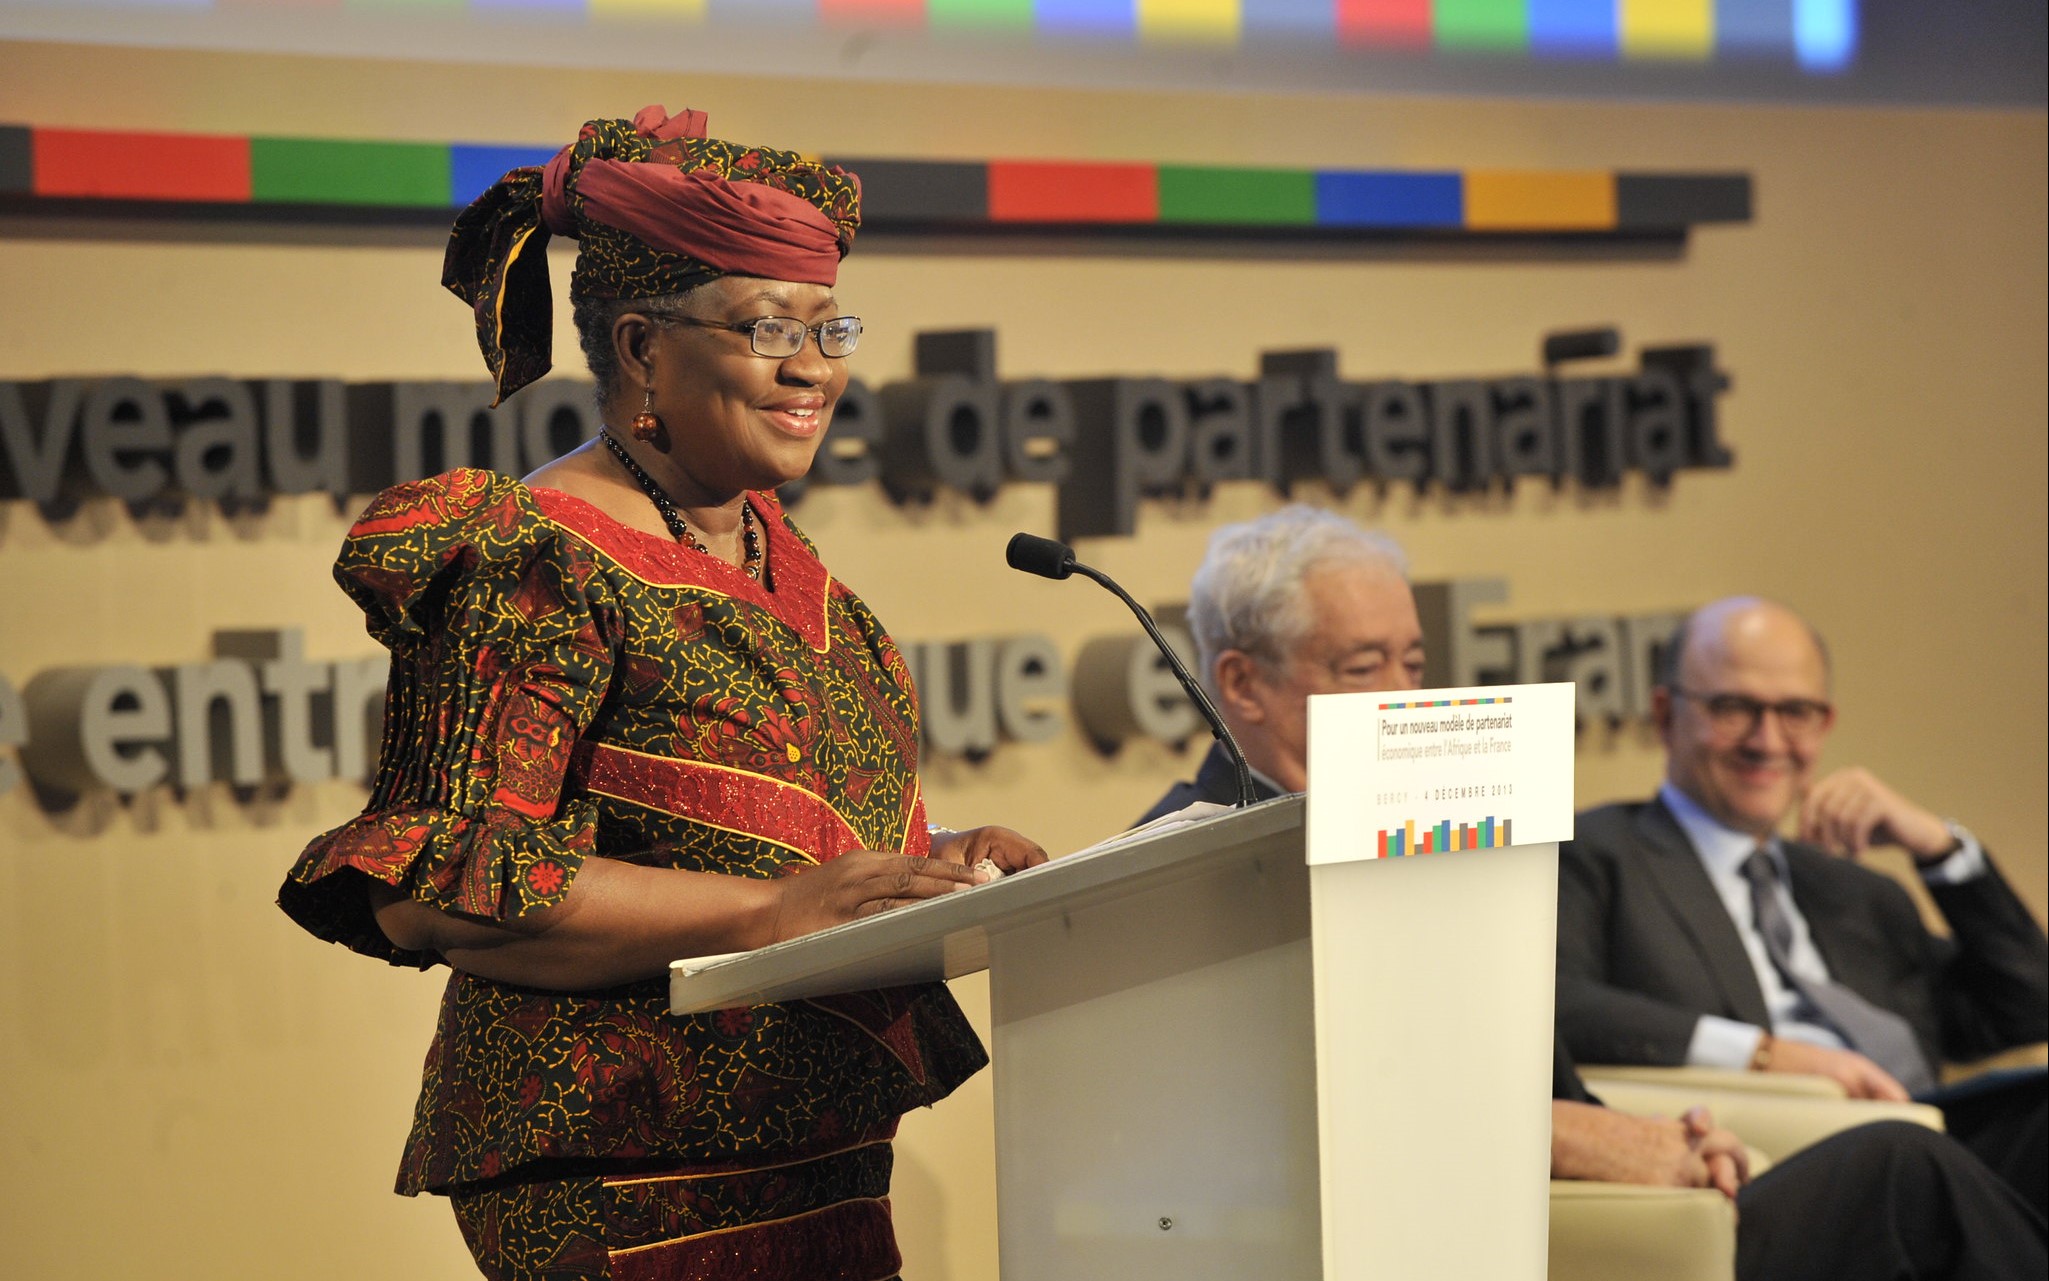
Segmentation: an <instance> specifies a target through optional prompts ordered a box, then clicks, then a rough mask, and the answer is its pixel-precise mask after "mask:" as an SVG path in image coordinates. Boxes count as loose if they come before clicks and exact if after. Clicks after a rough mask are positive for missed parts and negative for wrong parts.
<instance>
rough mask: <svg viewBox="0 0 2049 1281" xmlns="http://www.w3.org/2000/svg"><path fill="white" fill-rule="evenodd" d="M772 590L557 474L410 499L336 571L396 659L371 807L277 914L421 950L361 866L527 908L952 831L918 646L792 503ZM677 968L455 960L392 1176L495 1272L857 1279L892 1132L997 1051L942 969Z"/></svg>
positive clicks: (442, 486) (882, 1232)
mask: <svg viewBox="0 0 2049 1281" xmlns="http://www.w3.org/2000/svg"><path fill="white" fill-rule="evenodd" d="M749 501H750V502H751V503H752V504H753V505H754V507H755V512H756V515H757V517H758V518H759V521H758V523H759V525H760V527H761V529H762V530H763V533H764V535H765V537H766V539H767V561H768V566H769V570H770V574H771V577H772V581H773V584H774V590H773V591H770V590H767V589H766V588H765V587H764V586H763V585H762V584H760V583H757V582H755V581H754V580H752V579H750V578H748V577H747V576H746V575H745V574H744V573H742V572H741V571H740V570H738V569H736V568H734V567H733V566H731V565H728V564H726V563H724V562H723V561H719V560H717V559H715V558H713V557H709V556H705V555H702V554H700V553H698V552H696V551H693V550H688V549H685V548H682V547H679V546H677V545H676V544H675V543H673V542H670V541H667V540H664V539H659V538H654V537H650V536H649V535H647V534H644V533H641V532H639V531H636V530H632V529H628V528H627V527H625V526H623V525H620V524H619V523H617V522H616V521H613V520H612V519H611V518H610V517H608V516H606V515H604V514H603V513H602V512H600V511H599V510H598V509H596V508H595V507H592V506H591V505H589V504H587V503H585V502H582V501H581V500H579V499H576V498H573V497H570V496H569V495H567V494H562V493H559V492H556V491H553V490H547V489H528V488H527V487H526V486H524V485H522V484H520V483H519V482H517V481H513V480H509V479H507V478H505V477H502V476H497V475H494V474H492V473H489V472H481V471H455V472H450V473H447V474H446V475H442V476H437V477H434V478H432V479H429V480H425V481H420V482H417V483H414V484H407V485H400V486H398V487H396V488H394V489H391V490H388V491H386V492H385V493H384V494H383V495H381V496H380V497H379V498H378V499H377V500H376V501H375V502H374V503H373V504H372V505H371V506H370V508H369V509H368V510H367V511H365V512H364V513H363V515H362V517H361V518H360V519H359V520H358V521H357V522H356V524H355V526H354V528H353V529H351V530H350V532H349V536H348V540H347V542H346V543H345V544H344V546H343V550H342V554H341V558H340V560H339V562H338V563H337V565H336V569H335V575H336V578H337V579H338V580H339V581H340V583H341V584H342V587H343V589H344V590H345V591H347V592H348V593H349V595H350V596H352V597H353V598H354V599H355V600H356V601H357V602H358V603H359V604H360V605H361V606H362V607H363V609H364V611H365V613H366V614H367V615H368V616H369V629H370V631H371V633H372V635H374V636H376V637H377V638H378V640H379V641H381V642H382V643H383V644H384V645H385V646H386V647H388V648H389V649H390V650H391V654H392V668H391V679H390V687H389V690H388V692H387V695H386V703H385V720H384V742H383V750H382V755H381V758H380V761H379V765H378V771H377V778H376V782H375V784H374V787H373V790H372V793H371V797H370V803H369V805H368V807H367V808H366V810H365V811H364V813H363V814H362V815H361V816H360V817H358V818H356V819H355V820H353V821H351V822H349V823H347V824H344V825H343V826H341V827H339V828H337V829H335V830H334V831H332V832H329V833H327V834H326V835H324V836H321V837H320V838H319V839H317V840H315V841H314V842H313V843H312V844H311V845H310V846H308V847H307V849H306V852H305V853H304V855H303V856H301V858H300V859H299V862H298V864H297V865H296V866H295V867H294V868H293V869H292V872H291V874H290V876H289V877H288V878H287V880H286V881H285V884H284V887H283V889H282V890H281V891H280V893H279V905H280V906H281V907H282V908H283V909H284V910H285V911H286V912H287V913H289V914H290V915H291V916H292V918H293V919H294V920H296V921H298V922H299V923H300V924H301V925H303V926H304V927H305V928H306V929H308V930H310V931H311V932H313V933H314V934H316V935H318V936H319V937H321V938H324V939H328V940H331V941H333V942H338V943H342V944H345V945H347V946H349V947H351V948H353V949H355V950H356V951H359V952H363V953H366V954H368V955H370V956H375V957H380V958H383V959H385V960H387V961H390V962H391V963H393V964H399V965H417V966H420V967H422V968H425V967H427V966H430V965H433V964H435V963H437V962H438V961H439V960H440V958H439V957H438V956H435V955H432V954H423V953H408V952H402V951H399V950H396V949H394V948H393V947H392V946H391V944H390V943H389V942H388V941H387V940H386V939H385V937H384V935H383V934H382V933H381V932H380V931H379V930H378V928H377V926H376V923H375V921H374V919H373V918H372V917H371V915H370V912H369V906H368V900H367V895H366V882H365V881H364V880H363V879H362V878H363V877H365V876H369V877H375V878H376V879H377V880H380V881H383V882H385V883H387V884H389V885H392V886H396V887H398V888H400V889H403V890H404V891H406V892H407V893H408V894H410V895H411V896H412V897H413V898H415V899H417V900H419V901H420V902H422V903H426V904H428V905H430V906H432V907H435V908H439V909H442V910H446V911H452V912H459V913H465V914H468V915H471V916H476V917H483V918H488V919H493V920H512V919H516V918H518V917H521V916H525V915H527V914H529V913H532V912H535V911H538V910H540V909H543V908H546V907H549V906H552V905H554V904H558V903H560V902H562V901H563V898H564V896H565V895H567V894H568V892H569V888H570V886H571V885H572V884H573V883H574V882H575V879H576V875H577V872H578V870H579V868H581V866H582V865H583V862H584V860H585V859H587V858H589V857H591V856H593V855H596V856H600V857H604V858H609V859H617V860H621V861H625V862H632V863H641V864H647V865H651V866H658V867H672V868H686V869H690V870H692V871H699V872H716V873H722V874H725V875H728V876H753V877H773V876H780V875H785V874H789V873H791V872H794V871H797V870H799V869H801V868H803V867H805V866H807V865H811V864H815V863H818V862H822V861H823V860H826V859H830V858H833V857H835V856H837V855H839V854H841V853H844V852H846V851H849V850H855V849H863V848H867V849H884V850H900V851H902V852H904V853H907V854H923V853H925V852H927V850H928V849H929V838H928V837H927V835H926V830H925V821H924V819H925V816H924V805H923V802H922V800H921V799H920V796H919V792H918V778H917V771H916V765H917V706H916V700H915V697H914V695H913V692H912V689H911V682H910V677H909V673H908V670H907V668H906V666H905V664H904V661H903V658H902V656H901V655H900V654H899V653H898V651H897V649H896V647H895V645H894V644H893V643H892V642H891V641H890V639H889V637H888V636H887V635H886V634H885V633H884V632H883V630H882V627H881V625H880V624H879V623H878V622H877V621H876V619H875V616H874V615H873V614H872V613H870V612H869V610H868V608H867V606H865V605H864V604H862V603H861V601H860V600H859V599H858V598H857V597H856V596H855V595H854V594H853V593H852V592H850V591H848V590H847V589H846V588H845V587H844V586H843V585H841V584H840V583H838V582H836V581H834V580H833V578H832V577H831V576H830V575H829V574H828V573H827V572H826V569H825V567H824V566H823V565H822V564H820V563H819V560H818V557H817V554H816V552H815V550H814V549H813V548H812V547H811V545H810V544H809V542H808V541H807V540H806V539H805V538H804V537H803V535H802V534H800V533H799V532H798V531H797V529H796V527H795V526H794V525H792V524H790V523H789V521H788V520H787V518H785V517H784V516H783V515H782V511H781V508H780V506H779V505H778V504H777V503H776V501H775V499H774V498H773V497H772V496H769V495H763V494H755V495H750V497H749ZM667 1011H668V994H667V984H666V982H665V981H664V980H662V979H651V980H648V981H645V982H640V983H635V984H631V985H628V986H624V987H619V988H614V989H610V990H607V991H601V992H575V993H561V992H548V991H539V990H534V989H529V988H521V987H513V986H508V985H505V984H500V983H494V982H491V981H488V980H485V979H481V978H477V977H475V976H473V975H469V974H464V973H461V972H454V973H452V974H451V976H450V979H449V983H448V988H447V991H446V994H445V995H444V997H443V999H442V1003H441V1013H440V1018H439V1025H438V1026H437V1028H436V1029H435V1034H434V1042H433V1046H432V1048H431V1049H430V1050H429V1052H428V1055H427V1062H426V1068H425V1079H424V1081H423V1083H422V1085H421V1090H420V1100H419V1105H418V1109H417V1111H416V1113H415V1116H414V1121H413V1129H412V1134H411V1136H410V1138H409V1139H408V1141H407V1144H406V1149H405V1156H404V1160H403V1163H402V1166H401V1168H400V1172H399V1178H398V1191H400V1192H402V1193H405V1194H408V1195H414V1194H418V1193H421V1192H439V1193H447V1194H449V1195H450V1196H451V1197H452V1198H453V1200H454V1202H455V1205H456V1209H457V1218H458V1221H459V1222H460V1224H461V1226H462V1228H463V1231H464V1234H465V1236H466V1237H467V1238H468V1239H469V1241H470V1245H471V1249H472V1251H473V1252H474V1253H475V1254H476V1256H477V1258H478V1261H479V1263H480V1264H482V1265H483V1266H484V1268H485V1271H486V1272H487V1273H488V1274H490V1275H492V1276H494V1277H495V1276H505V1277H515V1276H520V1277H523V1276H549V1277H582V1276H592V1277H615V1278H657V1277H659V1278H669V1277H700V1276H701V1277H726V1276H748V1277H753V1276H789V1277H804V1278H814V1277H844V1278H848V1279H849V1281H873V1279H875V1278H882V1277H888V1276H892V1275H894V1273H895V1272H896V1270H897V1268H898V1266H899V1263H898V1257H897V1251H896V1245H895V1240H894V1236H893V1233H892V1231H891V1228H890V1221H889V1205H888V1201H887V1196H888V1182H889V1168H890V1149H889V1139H890V1137H891V1136H892V1135H893V1134H894V1132H895V1129H896V1122H897V1117H898V1116H899V1115H900V1114H902V1113H903V1112H904V1111H906V1110H908V1109H909V1108H912V1107H915V1106H919V1105H924V1104H930V1103H932V1102H934V1101H935V1100H937V1099H940V1098H943V1097H945V1096H946V1095H947V1094H949V1093H951V1092H952V1090H953V1089H954V1087H955V1086H957V1085H958V1084H959V1083H960V1082H961V1081H963V1080H964V1079H966V1078H967V1077H968V1076H969V1075H970V1074H972V1073H973V1072H975V1071H976V1070H977V1069H979V1068H980V1067H982V1066H983V1064H985V1063H986V1062H987V1056H986V1055H985V1054H984V1052H983V1050H982V1046H981V1044H980V1043H979V1042H978V1041H977V1040H976V1038H975V1035H974V1032H973V1030H972V1029H971V1028H970V1027H969V1026H968V1024H967V1021H966V1019H965V1018H964V1017H963V1016H962V1014H961V1012H960V1010H959V1008H958V1007H957V1006H955V1005H954V1003H953V1000H952V998H951V997H950V996H949V995H948V994H947V992H946V990H945V989H944V987H942V986H940V985H936V984H934V985H927V986H922V987H914V988H902V989H892V990H889V991H880V992H869V993H862V994H858V995H853V996H845V997H832V998H824V999H819V1000H813V1001H804V1002H796V1003H791V1004H787V1005H762V1006H756V1007H753V1008H751V1009H731V1010H725V1011H721V1012H718V1013H715V1014H707V1015H699V1016H693V1017H675V1016H672V1015H670V1014H669V1013H668V1012H667Z"/></svg>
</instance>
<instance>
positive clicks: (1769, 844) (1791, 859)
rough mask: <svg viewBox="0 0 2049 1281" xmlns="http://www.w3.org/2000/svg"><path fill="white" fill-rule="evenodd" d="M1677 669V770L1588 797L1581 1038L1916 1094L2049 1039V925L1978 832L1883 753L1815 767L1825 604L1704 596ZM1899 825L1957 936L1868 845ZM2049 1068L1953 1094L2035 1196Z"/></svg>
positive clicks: (1608, 1055) (1989, 1147)
mask: <svg viewBox="0 0 2049 1281" xmlns="http://www.w3.org/2000/svg"><path fill="white" fill-rule="evenodd" d="M1660 678H1661V679H1660V684H1659V687H1658V688H1657V690H1656V691H1655V692H1654V694H1653V700H1652V715H1653V719H1654V720H1655V722H1656V725H1657V728H1658V732H1659V735H1660V736H1661V737H1662V739H1663V740H1664V744H1665V750H1666V772H1665V782H1664V785H1663V786H1662V787H1661V788H1660V789H1659V791H1658V795H1657V796H1656V797H1655V798H1653V799H1651V800H1649V801H1644V802H1641V803H1636V804H1625V805H1612V806H1607V807H1605V808H1602V809H1596V810H1592V811H1589V812H1587V813H1584V814H1581V815H1580V816H1579V818H1578V822H1577V832H1578V835H1577V839H1575V840H1573V841H1572V842H1570V843H1568V844H1567V845H1566V846H1564V848H1563V850H1562V851H1561V858H1560V866H1559V894H1558V1010H1559V1018H1560V1026H1561V1029H1562V1031H1563V1032H1564V1035H1565V1036H1566V1039H1567V1043H1568V1044H1569V1045H1570V1047H1571V1050H1572V1053H1573V1055H1574V1057H1575V1058H1577V1059H1578V1060H1579V1061H1581V1062H1583V1063H1646V1064H1665V1065H1676V1064H1695V1065H1702V1066H1713V1067H1723V1068H1735V1069H1744V1068H1748V1069H1750V1070H1753V1071H1765V1072H1802V1073H1812V1074H1817V1075H1821V1076H1827V1077H1832V1078H1834V1079H1835V1080H1837V1081H1839V1082H1841V1083H1842V1084H1843V1086H1844V1087H1845V1088H1847V1089H1848V1091H1849V1092H1850V1094H1851V1096H1852V1097H1856V1098H1878V1099H1905V1098H1908V1097H1909V1096H1910V1095H1915V1094H1924V1095H1925V1094H1929V1093H1930V1092H1932V1091H1934V1090H1935V1088H1936V1086H1937V1084H1938V1077H1937V1071H1938V1069H1939V1066H1940V1064H1941V1063H1943V1062H1944V1061H1945V1060H1949V1061H1958V1062H1962V1061H1969V1060H1972V1059H1977V1058H1982V1057H1985V1056H1987V1055H1990V1054H1993V1053H1996V1052H1998V1051H2000V1050H2003V1049H2007V1048H2010V1047H2013V1046H2017V1045H2026V1044H2030V1043H2033V1042H2038V1041H2041V1040H2043V1039H2044V1038H2045V1036H2049V944H2045V942H2044V937H2043V932H2042V927H2041V926H2040V925H2039V924H2037V923H2036V921H2035V919H2034V917H2033V916H2031V915H2030V914H2029V912H2028V909H2027V908H2026V907H2025V906H2023V905H2022V903H2021V902H2020V900H2019V899H2018V898H2017V897H2016V896H2015V895H2014V893H2013V891H2012V889H2011V888H2009V887H2008V885H2007V884H2006V882H2005V880H2004V879H2003V878H2001V876H2000V875H1999V872H1998V870H1997V869H1996V868H1995V867H1994V866H1993V863H1992V860H1991V858H1990V857H1989V856H1988V855H1987V853H1986V852H1985V850H1984V848H1983V847H1981V846H1980V845H1979V844H1978V842H1977V840H1976V839H1975V838H1973V837H1972V836H1971V834H1970V833H1969V832H1967V831H1965V830H1964V829H1963V828H1962V827H1960V826H1958V825H1957V824H1956V823H1954V822H1950V821H1947V820H1945V819H1943V818H1941V817H1939V816H1938V815H1936V814H1935V813H1934V812H1932V811H1930V810H1928V809H1926V808H1924V807H1922V806H1921V805H1919V804H1917V803H1915V802H1914V801H1911V800H1909V799H1907V798H1906V797H1904V796H1902V795H1900V794H1899V793H1898V792H1896V791H1894V790H1893V789H1892V788H1890V787H1888V786H1886V784H1884V783H1883V782H1880V781H1879V780H1878V779H1877V778H1876V777H1874V776H1873V775H1872V774H1871V773H1870V772H1869V771H1867V770H1864V769H1860V768H1856V767H1851V768H1847V769H1841V770H1838V771H1836V772H1834V773H1831V774H1829V775H1828V776H1827V777H1824V778H1821V779H1820V780H1818V781H1817V780H1816V779H1815V777H1814V775H1815V772H1816V770H1815V766H1816V762H1817V760H1818V759H1819V758H1820V756H1821V749H1822V745H1823V743H1824V742H1825V741H1826V739H1827V737H1828V732H1829V729H1830V728H1831V727H1832V726H1833V724H1834V721H1835V709H1834V708H1833V707H1832V706H1831V705H1830V703H1829V701H1828V687H1829V660H1828V652H1827V649H1826V647H1825V646H1824V645H1823V643H1822V640H1821V638H1820V636H1819V635H1818V634H1816V632H1815V631H1814V629H1813V628H1812V627H1811V626H1809V625H1808V623H1807V622H1806V621H1805V620H1803V619H1802V618H1800V617H1799V615H1797V614H1795V613H1793V612H1792V611H1791V610H1789V609H1786V608H1785V607H1784V606H1781V605H1777V604H1773V603H1771V602H1769V601H1762V600H1756V599H1751V598H1737V599H1733V600H1724V601H1718V602H1716V603H1714V604H1712V605H1708V606H1705V607H1703V608H1701V609H1700V610H1697V611H1696V612H1695V613H1694V614H1693V615H1692V616H1691V617H1689V618H1688V619H1687V620H1686V622H1685V623H1683V624H1682V625H1681V626H1680V628H1679V630H1678V631H1677V632H1676V633H1675V634H1674V636H1673V639H1672V643H1671V644H1670V645H1669V646H1667V647H1666V651H1665V655H1664V662H1663V670H1662V671H1661V672H1660ZM1789 820H1790V824H1788V821H1789ZM1782 825H1789V826H1790V829H1791V831H1792V832H1793V833H1794V834H1795V839H1788V838H1786V837H1782V836H1781V835H1780V834H1779V831H1780V828H1781V826H1782ZM1881 845H1897V846H1900V847H1902V848H1904V849H1905V850H1906V851H1907V853H1909V854H1910V855H1912V856H1913V860H1914V863H1915V865H1916V867H1917V868H1918V870H1919V872H1920V875H1921V879H1922V881H1923V882H1924V883H1925V884H1926V885H1927V887H1928V890H1929V893H1930V895H1931V896H1932V897H1933V899H1934V900H1935V903H1936V905H1937V907H1938V908H1939V909H1940V910H1941V912H1942V915H1943V917H1944V919H1945V920H1946V921H1947V923H1948V925H1949V929H1950V937H1947V938H1945V937H1941V936H1938V935H1936V934H1934V933H1931V932H1930V931H1929V930H1928V929H1926V928H1925V927H1924V926H1923V924H1922V922H1921V917H1920V913H1919V911H1918V910H1917V908H1916V907H1915V905H1914V902H1913V900H1912V899H1911V898H1910V897H1909V896H1908V894H1907V892H1906V890H1905V889H1904V888H1903V887H1902V886H1900V885H1899V884H1898V883H1897V882H1895V881H1893V880H1892V879H1891V878H1889V877H1887V876H1885V875H1883V874H1881V873H1879V872H1876V871H1873V870H1871V869H1869V868H1866V867H1863V866H1861V865H1860V864H1859V862H1858V858H1859V856H1860V855H1862V854H1863V853H1864V851H1866V850H1867V849H1871V848H1873V847H1876V846H1881ZM2044 1080H2045V1078H2044V1075H2043V1074H2042V1073H2041V1072H2040V1071H2035V1072H2032V1073H2022V1074H2018V1075H2017V1076H2016V1077H2014V1078H2013V1079H2008V1080H2006V1081H2004V1082H2003V1083H2002V1084H2001V1085H2000V1086H1998V1087H1996V1088H1980V1089H1979V1090H1977V1091H1976V1092H1974V1093H1970V1094H1968V1095H1967V1096H1964V1097H1955V1098H1936V1099H1935V1100H1933V1101H1937V1102H1941V1103H1943V1104H1944V1110H1945V1115H1946V1117H1947V1119H1948V1123H1949V1128H1950V1131H1951V1132H1952V1133H1953V1134H1955V1135H1956V1136H1957V1137H1958V1138H1960V1139H1961V1140H1963V1141H1964V1142H1965V1143H1966V1144H1967V1145H1969V1146H1970V1147H1972V1148H1973V1149H1974V1150H1976V1151H1977V1152H1978V1153H1979V1155H1980V1156H1983V1157H1984V1158H1985V1159H1986V1160H1987V1162H1988V1163H1989V1164H1991V1165H1992V1166H1993V1168H1995V1169H1996V1170H1999V1171H2000V1172H2001V1174H2002V1175H2004V1176H2005V1177H2007V1178H2008V1179H2009V1181H2010V1182H2013V1183H2014V1184H2015V1185H2016V1187H2017V1188H2018V1189H2019V1190H2020V1191H2021V1192H2022V1193H2023V1194H2024V1195H2026V1196H2028V1197H2029V1199H2030V1200H2031V1201H2032V1202H2033V1204H2034V1205H2035V1206H2036V1208H2037V1209H2038V1210H2039V1209H2041V1208H2042V1207H2043V1201H2044V1194H2043V1185H2044V1165H2045V1149H2044V1141H2043V1136H2044V1117H2045V1100H2049V1091H2045V1089H2044ZM1959 1093H1961V1092H1959Z"/></svg>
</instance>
